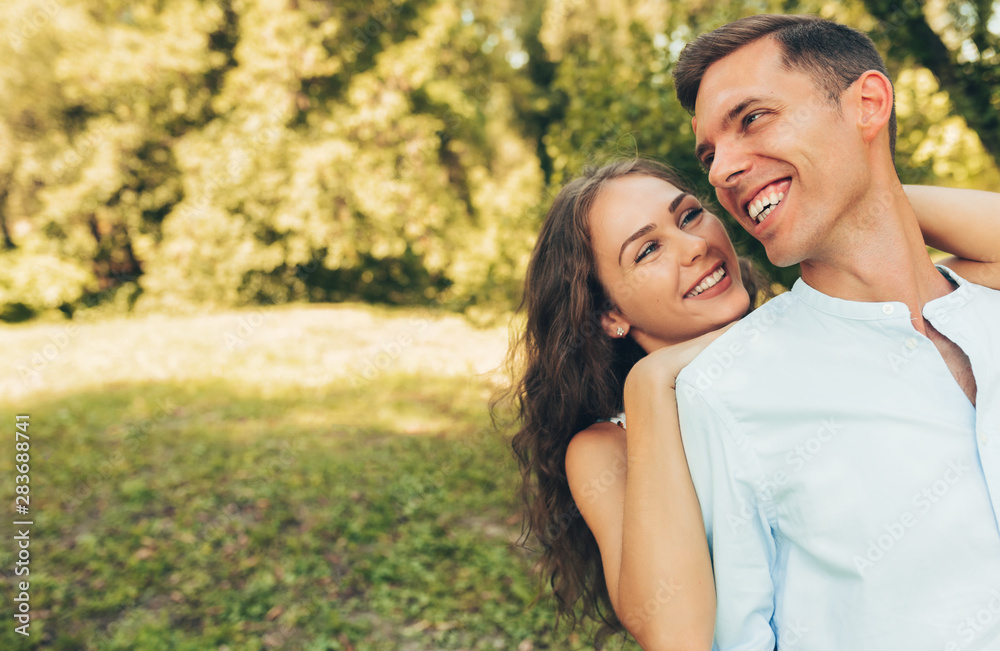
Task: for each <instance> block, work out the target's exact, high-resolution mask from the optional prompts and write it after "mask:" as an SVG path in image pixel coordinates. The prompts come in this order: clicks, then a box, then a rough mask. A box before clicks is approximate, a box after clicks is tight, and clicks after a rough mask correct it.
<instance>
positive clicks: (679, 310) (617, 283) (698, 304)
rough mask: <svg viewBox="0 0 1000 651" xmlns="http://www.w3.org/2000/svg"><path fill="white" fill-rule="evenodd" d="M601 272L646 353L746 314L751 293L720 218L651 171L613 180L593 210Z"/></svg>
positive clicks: (615, 320)
mask: <svg viewBox="0 0 1000 651" xmlns="http://www.w3.org/2000/svg"><path fill="white" fill-rule="evenodd" d="M590 233H591V240H592V243H593V247H594V257H595V259H596V262H597V273H598V277H599V278H600V279H601V282H602V284H603V285H604V287H605V289H606V290H607V291H608V293H609V294H610V297H611V300H612V301H613V302H614V304H615V309H614V310H612V311H611V313H609V314H608V316H607V317H606V318H605V319H604V326H605V329H606V330H607V331H608V332H609V333H616V332H617V329H618V328H619V327H621V328H623V329H624V330H625V331H627V333H628V334H629V335H631V336H632V337H633V338H634V339H635V341H636V342H637V343H638V344H639V345H640V346H642V348H643V349H645V350H646V352H652V351H654V350H656V349H658V348H663V347H664V346H669V345H671V344H676V343H680V342H682V341H687V340H688V339H692V338H694V337H697V336H699V335H702V334H705V333H706V332H711V331H712V330H716V329H718V328H721V327H722V326H724V325H726V324H728V323H731V322H732V321H735V320H736V319H738V318H740V317H742V316H743V315H744V314H746V312H747V309H748V308H749V305H750V298H749V296H748V295H747V292H746V289H744V287H743V282H742V279H741V278H740V269H739V264H738V263H737V258H736V251H735V250H734V249H733V244H732V242H730V241H729V235H728V234H727V233H726V229H725V228H724V227H723V225H722V223H721V222H720V221H719V219H718V218H717V217H716V216H715V215H713V214H711V213H709V212H707V211H705V210H704V209H703V208H702V207H701V203H700V202H699V201H698V199H697V198H695V197H694V196H693V195H690V194H688V193H686V192H682V191H681V190H679V189H677V188H676V187H674V186H673V185H671V184H670V183H667V182H666V181H663V180H662V179H658V178H655V177H651V176H645V175H638V174H630V175H627V176H623V177H620V178H618V179H615V180H614V181H611V182H609V183H608V184H607V185H605V187H604V188H603V189H602V190H601V192H600V194H599V195H598V196H597V198H596V200H595V201H594V205H593V206H592V208H591V211H590Z"/></svg>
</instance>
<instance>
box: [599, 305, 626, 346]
mask: <svg viewBox="0 0 1000 651" xmlns="http://www.w3.org/2000/svg"><path fill="white" fill-rule="evenodd" d="M601 328H603V329H604V332H605V334H607V335H608V336H609V337H611V338H612V339H621V338H622V337H625V336H627V335H628V329H629V323H628V321H626V320H625V317H623V316H622V315H621V312H619V311H618V308H616V307H614V308H611V309H610V310H608V311H607V312H605V313H604V314H602V315H601Z"/></svg>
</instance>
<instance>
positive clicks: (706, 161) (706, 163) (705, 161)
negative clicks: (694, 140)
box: [701, 154, 715, 170]
mask: <svg viewBox="0 0 1000 651" xmlns="http://www.w3.org/2000/svg"><path fill="white" fill-rule="evenodd" d="M714 160H715V156H712V155H711V154H709V155H708V156H705V157H704V158H702V159H701V164H702V166H703V167H704V168H705V169H706V170H710V169H712V161H714Z"/></svg>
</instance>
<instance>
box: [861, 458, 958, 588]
mask: <svg viewBox="0 0 1000 651" xmlns="http://www.w3.org/2000/svg"><path fill="white" fill-rule="evenodd" d="M968 472H969V467H968V466H966V465H965V464H963V463H962V462H961V461H951V462H949V464H948V469H947V470H945V472H944V475H943V476H942V477H941V479H938V480H937V481H935V482H934V483H932V484H931V485H930V486H927V487H925V488H924V489H923V490H920V491H918V492H916V493H914V494H913V498H912V499H911V500H910V503H911V504H912V506H913V508H914V511H910V510H907V511H903V512H902V513H901V514H900V515H899V517H898V518H896V519H895V520H893V521H892V522H888V523H886V524H884V525H883V526H882V529H883V530H884V533H882V534H879V535H878V536H876V537H875V538H872V539H871V540H869V541H868V548H867V549H866V550H865V555H864V556H861V555H859V554H855V555H854V558H853V559H852V560H853V561H854V567H855V568H856V569H857V570H858V574H859V575H860V576H864V575H865V572H867V571H868V570H869V569H871V568H872V567H873V566H874V565H875V564H876V563H878V562H879V561H880V560H882V559H883V558H885V555H886V554H887V553H888V552H889V550H891V549H892V548H893V547H895V545H896V543H898V542H899V541H900V540H902V539H903V537H904V536H905V535H906V533H907V532H908V531H909V530H910V529H912V528H913V527H914V526H915V525H916V524H917V522H918V521H919V520H920V518H921V517H922V516H924V515H926V514H927V512H928V511H930V510H931V509H932V508H933V507H934V505H936V504H937V503H938V502H940V501H941V499H942V498H943V497H944V496H945V495H947V494H948V493H949V492H950V491H951V489H952V487H953V486H954V485H955V484H957V483H958V481H959V480H960V479H961V478H962V477H964V476H965V475H966V473H968Z"/></svg>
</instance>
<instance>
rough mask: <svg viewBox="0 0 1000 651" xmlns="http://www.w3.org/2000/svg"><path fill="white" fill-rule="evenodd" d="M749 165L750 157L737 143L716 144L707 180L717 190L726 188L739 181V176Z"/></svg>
mask: <svg viewBox="0 0 1000 651" xmlns="http://www.w3.org/2000/svg"><path fill="white" fill-rule="evenodd" d="M749 167H750V157H749V156H747V154H746V152H745V151H744V149H743V148H742V147H740V146H739V145H738V144H737V143H726V144H721V143H720V144H719V145H716V148H715V152H714V154H713V158H712V166H711V167H710V168H709V170H708V182H709V183H711V184H712V186H713V187H714V188H716V189H718V190H728V189H729V188H732V187H734V186H735V185H736V184H737V183H739V181H740V176H741V175H742V174H743V172H745V171H747V169H748V168H749Z"/></svg>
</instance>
